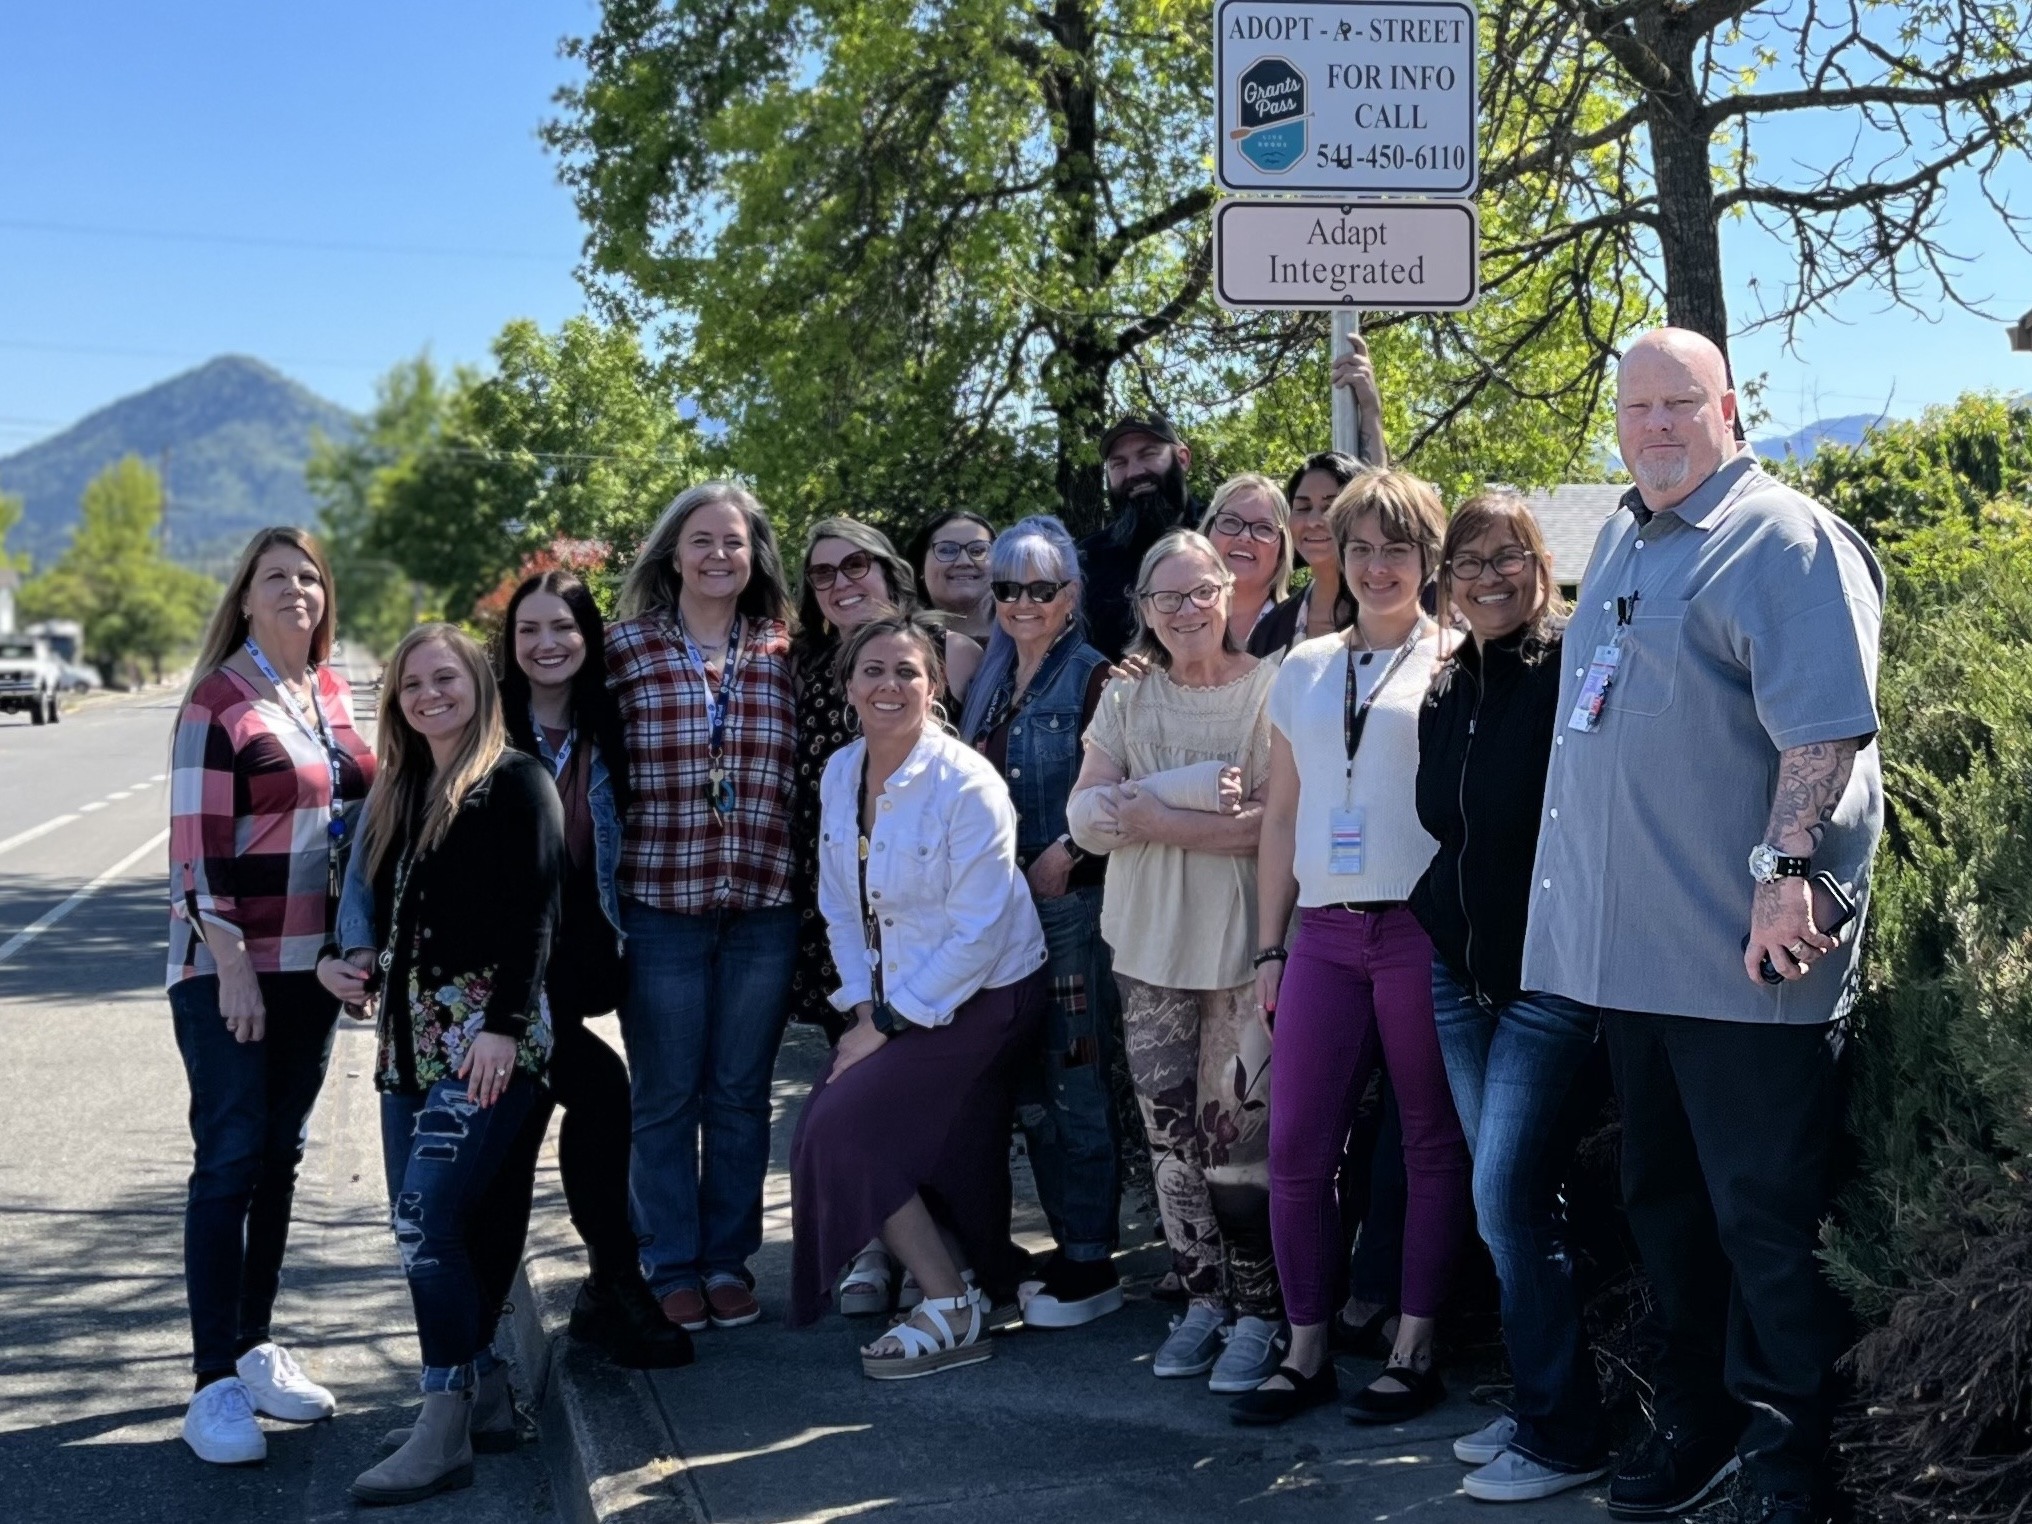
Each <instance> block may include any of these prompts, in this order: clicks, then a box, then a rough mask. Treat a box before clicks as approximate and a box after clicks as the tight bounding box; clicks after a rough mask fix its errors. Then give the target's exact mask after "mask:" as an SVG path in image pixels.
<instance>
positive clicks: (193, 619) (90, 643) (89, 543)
mask: <svg viewBox="0 0 2032 1524" xmlns="http://www.w3.org/2000/svg"><path fill="white" fill-rule="evenodd" d="M161 526H162V478H161V477H160V476H158V475H157V474H156V473H155V470H154V468H153V467H150V466H148V465H145V464H143V463H142V462H141V461H140V460H139V459H138V458H136V457H135V456H132V455H129V456H126V457H125V458H123V459H121V460H118V461H116V462H114V463H113V464H112V465H110V466H108V467H106V469H105V470H103V471H101V472H100V473H99V474H98V475H97V476H95V477H93V478H92V480H91V481H90V482H88V483H87V484H86V486H85V491H84V496H83V497H82V499H81V500H80V502H79V517H78V525H77V528H76V530H75V531H74V532H73V533H72V536H71V543H70V544H69V546H68V547H66V548H65V550H64V553H63V555H62V556H60V557H59V558H58V559H57V561H56V564H55V565H53V566H52V567H50V569H49V570H48V571H47V572H45V573H44V574H43V575H41V576H39V577H37V578H35V579H34V580H32V581H31V582H29V583H28V584H27V586H25V587H24V588H22V590H21V611H22V614H23V616H24V617H25V618H27V619H76V620H79V621H80V622H82V623H83V625H84V627H85V653H86V656H87V659H89V660H90V661H92V662H93V663H94V664H96V665H98V666H99V667H101V668H102V669H103V670H104V671H105V673H106V676H107V678H108V680H117V679H118V678H119V677H120V676H121V675H122V674H124V673H132V672H135V671H138V670H139V669H140V667H141V666H142V664H144V663H145V664H146V665H147V667H148V668H149V669H150V670H151V671H152V672H153V674H154V675H155V676H156V677H158V678H159V677H161V675H162V664H163V662H164V661H165V660H166V659H167V658H168V657H169V656H170V655H171V654H173V653H174V652H175V651H177V650H178V649H180V648H181V647H184V646H187V645H189V644H190V643H191V642H192V641H193V640H195V639H196V638H197V635H198V632H199V630H200V629H201V628H202V627H203V624H204V621H205V619H206V617H207V616H208V615H209V614H210V613H211V610H212V605H213V604H214V603H215V602H217V600H218V596H219V587H218V584H217V583H216V582H214V581H212V579H211V578H209V577H205V576H201V575H199V574H198V573H197V572H194V571H191V570H190V569H189V568H187V567H182V566H178V565H177V564H176V563H174V562H173V561H170V560H167V559H166V558H165V557H164V556H163V554H162V544H161V539H160V530H161Z"/></svg>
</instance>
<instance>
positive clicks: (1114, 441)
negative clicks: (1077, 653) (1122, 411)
mask: <svg viewBox="0 0 2032 1524" xmlns="http://www.w3.org/2000/svg"><path fill="white" fill-rule="evenodd" d="M1191 464H1192V451H1191V450H1190V449H1189V448H1187V447H1186V445H1185V444H1184V442H1183V441H1181V440H1180V439H1179V437H1178V434H1177V432H1176V431H1175V430H1174V429H1173V428H1172V427H1171V423H1170V421H1169V420H1168V419H1166V418H1164V417H1162V416H1161V415H1153V416H1151V417H1147V418H1139V417H1134V416H1131V417H1128V418H1124V419H1123V420H1122V421H1121V422H1120V423H1117V424H1116V425H1115V426H1114V427H1113V428H1112V429H1109V430H1108V432H1107V433H1105V434H1103V435H1102V436H1101V469H1102V470H1103V471H1104V472H1105V473H1106V474H1107V484H1108V506H1109V507H1110V508H1112V509H1113V510H1114V511H1115V517H1114V521H1113V522H1112V523H1110V524H1109V525H1108V527H1107V528H1106V529H1103V530H1101V531H1100V532H1099V533H1098V534H1090V535H1088V536H1087V537H1086V538H1085V539H1084V540H1081V541H1080V542H1079V555H1080V566H1081V567H1082V568H1083V569H1084V571H1085V573H1086V617H1087V640H1088V641H1089V642H1090V643H1091V644H1092V645H1093V646H1094V648H1095V649H1096V650H1098V651H1100V652H1101V653H1102V654H1103V655H1105V656H1106V657H1107V658H1108V660H1110V661H1120V660H1121V659H1122V652H1123V650H1124V649H1125V648H1126V647H1127V646H1128V644H1129V637H1130V636H1131V635H1132V634H1133V633H1134V632H1135V622H1134V615H1133V611H1134V608H1135V597H1136V594H1135V591H1134V588H1135V582H1136V573H1137V571H1138V569H1139V568H1141V566H1142V564H1143V557H1144V554H1145V553H1146V552H1147V551H1148V550H1149V549H1150V547H1151V546H1153V545H1155V544H1156V543H1157V542H1158V541H1159V540H1160V539H1162V538H1163V537H1164V536H1165V535H1166V534H1168V533H1169V532H1170V531H1172V530H1174V529H1177V528H1180V527H1181V526H1190V525H1193V524H1197V523H1198V522H1199V518H1200V512H1199V505H1198V504H1196V503H1195V502H1193V500H1192V493H1191V492H1190V490H1189V489H1188V488H1187V487H1186V484H1185V472H1186V468H1187V467H1188V466H1190V465H1191Z"/></svg>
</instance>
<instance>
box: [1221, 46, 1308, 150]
mask: <svg viewBox="0 0 2032 1524" xmlns="http://www.w3.org/2000/svg"><path fill="white" fill-rule="evenodd" d="M1237 83H1238V86H1239V88H1238V90H1237V93H1236V101H1235V108H1236V114H1237V116H1238V118H1239V120H1238V121H1237V123H1236V125H1235V128H1234V130H1233V131H1232V132H1230V133H1229V136H1230V137H1231V138H1233V139H1234V141H1235V143H1236V145H1237V147H1238V148H1239V150H1240V152H1241V155H1242V157H1243V158H1244V159H1247V160H1248V161H1249V163H1251V164H1252V165H1254V166H1255V167H1256V168H1257V169H1259V170H1261V171H1263V173H1265V174H1270V175H1281V174H1283V173H1284V172H1285V171H1286V170H1288V169H1290V168H1291V166H1292V165H1294V164H1296V163H1297V162H1298V161H1299V160H1300V159H1302V158H1304V157H1305V123H1306V120H1307V118H1308V116H1309V114H1310V113H1309V112H1308V111H1307V109H1306V99H1305V94H1306V91H1305V75H1304V74H1303V73H1301V72H1300V70H1299V68H1298V66H1297V65H1296V64H1294V63H1292V62H1291V61H1290V60H1289V59H1286V58H1277V57H1270V58H1259V59H1257V60H1256V61H1255V62H1254V63H1253V64H1251V65H1250V66H1249V67H1248V68H1247V69H1246V70H1244V71H1243V74H1242V77H1241V79H1240V80H1239V81H1238V82H1237Z"/></svg>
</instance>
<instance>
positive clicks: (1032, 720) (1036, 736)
mask: <svg viewBox="0 0 2032 1524" xmlns="http://www.w3.org/2000/svg"><path fill="white" fill-rule="evenodd" d="M1016 723H1017V724H1019V725H1022V726H1024V727H1025V728H1027V729H1028V730H1029V731H1030V747H1029V751H1030V756H1031V762H1032V765H1033V766H1039V767H1044V766H1056V765H1058V764H1061V763H1064V762H1067V761H1070V760H1071V758H1072V756H1073V754H1074V753H1075V752H1077V751H1078V750H1079V716H1078V715H1077V714H1068V713H1067V712H1065V711H1064V710H1061V709H1048V710H1040V711H1035V712H1033V713H1030V714H1026V715H1022V716H1019V717H1018V719H1017V721H1016Z"/></svg>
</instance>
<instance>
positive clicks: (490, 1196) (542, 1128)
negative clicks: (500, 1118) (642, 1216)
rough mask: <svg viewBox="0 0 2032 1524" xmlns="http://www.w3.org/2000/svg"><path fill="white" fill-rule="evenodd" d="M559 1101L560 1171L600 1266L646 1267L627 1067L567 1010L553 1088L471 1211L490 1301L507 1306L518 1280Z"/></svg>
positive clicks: (476, 1262)
mask: <svg viewBox="0 0 2032 1524" xmlns="http://www.w3.org/2000/svg"><path fill="white" fill-rule="evenodd" d="M559 1106H562V1107H563V1108H564V1122H563V1124H562V1125H561V1126H560V1127H559V1128H558V1138H557V1156H558V1172H559V1173H560V1174H561V1175H563V1176H564V1199H565V1206H566V1208H567V1209H568V1210H569V1211H570V1213H571V1220H572V1226H573V1227H574V1228H575V1229H577V1230H578V1235H579V1237H580V1238H581V1239H583V1240H584V1241H585V1245H586V1253H587V1259H588V1260H589V1261H590V1263H591V1266H592V1271H593V1274H594V1275H596V1276H603V1277H604V1276H614V1275H623V1274H628V1273H630V1272H633V1273H637V1274H639V1273H640V1266H639V1263H638V1255H637V1241H636V1238H635V1229H634V1227H633V1225H632V1224H630V1222H629V1220H628V1147H629V1140H630V1135H631V1134H632V1132H633V1130H634V1123H633V1119H632V1118H631V1116H630V1114H629V1106H628V1070H627V1067H626V1066H625V1065H624V1064H623V1063H622V1062H621V1059H620V1056H619V1055H618V1054H616V1053H615V1052H614V1050H613V1049H612V1048H610V1047H608V1046H607V1045H606V1043H604V1042H602V1041H601V1040H600V1038H599V1037H598V1036H597V1035H596V1034H595V1033H592V1032H589V1031H587V1030H586V1025H585V1022H584V1021H582V1020H580V1019H579V1018H578V1017H576V1016H572V1017H562V1016H561V1017H558V1018H557V1045H556V1047H555V1048H554V1049H553V1050H552V1051H551V1055H550V1087H549V1090H548V1091H547V1093H546V1094H545V1096H544V1098H543V1099H542V1100H540V1101H539V1102H538V1103H537V1104H536V1105H534V1106H532V1107H531V1108H530V1110H529V1117H528V1120H527V1121H525V1122H524V1123H523V1125H522V1131H521V1133H520V1135H519V1136H518V1137H517V1138H516V1140H515V1145H514V1148H513V1149H512V1150H511V1151H510V1153H509V1155H508V1158H507V1159H506V1160H505V1161H504V1162H503V1163H502V1165H501V1168H500V1171H499V1172H498V1173H497V1174H496V1175H495V1176H494V1180H493V1183H492V1184H491V1185H490V1186H488V1188H487V1194H486V1196H485V1198H484V1199H483V1201H482V1203H481V1206H480V1210H479V1211H478V1212H476V1213H475V1214H474V1226H473V1231H472V1238H471V1245H472V1255H473V1271H474V1274H475V1276H476V1277H477V1278H478V1280H479V1283H480V1294H481V1296H482V1298H483V1303H484V1305H486V1306H489V1307H493V1308H496V1309H499V1308H501V1307H503V1306H505V1305H506V1303H507V1300H508V1288H509V1287H510V1286H511V1285H512V1284H514V1281H515V1267H516V1266H517V1265H519V1264H520V1263H521V1262H522V1246H523V1242H524V1240H525V1239H526V1238H527V1237H528V1233H529V1202H530V1198H531V1197H532V1196H533V1195H534V1194H535V1190H536V1157H537V1155H538V1154H539V1153H541V1152H542V1150H543V1138H544V1134H545V1133H547V1132H548V1131H549V1130H550V1114H551V1112H552V1111H553V1110H554V1109H556V1108H557V1107H559Z"/></svg>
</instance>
